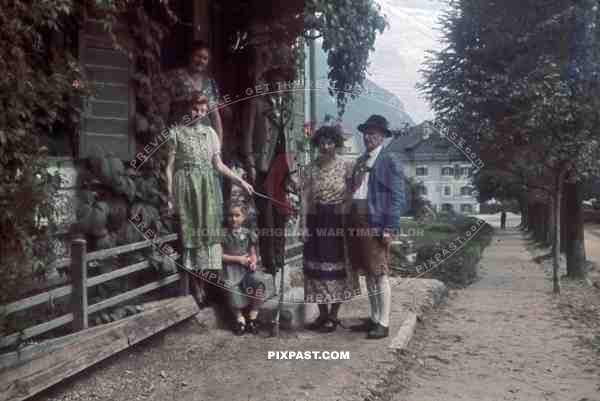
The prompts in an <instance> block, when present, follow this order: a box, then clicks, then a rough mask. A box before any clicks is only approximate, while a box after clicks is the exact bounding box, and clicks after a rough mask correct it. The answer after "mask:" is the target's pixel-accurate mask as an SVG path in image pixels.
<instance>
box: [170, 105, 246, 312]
mask: <svg viewBox="0 0 600 401" xmlns="http://www.w3.org/2000/svg"><path fill="white" fill-rule="evenodd" d="M204 107H206V99H203V98H202V97H196V98H195V101H194V102H193V103H192V105H191V107H190V110H191V111H192V112H198V110H201V109H202V108H204ZM186 123H187V122H186ZM169 142H170V144H171V146H170V151H169V156H168V160H167V167H166V178H167V188H168V191H169V209H170V210H171V211H174V212H175V213H176V214H177V215H178V217H179V221H180V227H181V241H182V245H183V265H184V267H185V268H186V269H188V270H192V271H199V270H221V266H222V257H223V252H222V249H221V243H222V235H221V231H222V193H221V189H220V186H219V184H218V181H217V177H216V175H215V172H217V173H219V174H221V175H223V176H225V177H227V178H229V179H230V180H232V181H233V184H236V185H239V186H240V187H242V188H243V189H244V190H245V191H247V192H248V193H249V194H252V193H253V192H254V190H253V188H252V186H251V185H250V184H248V183H247V182H246V181H244V180H243V179H242V178H241V177H239V176H237V175H235V174H234V173H233V172H232V171H231V170H230V169H229V167H227V166H226V165H225V164H224V163H223V161H222V160H221V143H220V141H219V137H218V136H217V133H216V132H215V130H214V129H212V128H211V127H210V126H207V125H204V124H203V123H202V121H201V120H200V119H196V120H194V121H190V122H189V125H187V126H185V127H184V128H179V129H172V130H171V131H170V137H169ZM195 281H196V282H195V283H194V281H193V282H192V283H193V284H196V285H197V288H196V289H195V295H196V297H197V298H198V302H200V303H201V304H202V303H204V302H205V297H206V292H205V290H204V288H205V282H204V280H202V279H200V280H195Z"/></svg>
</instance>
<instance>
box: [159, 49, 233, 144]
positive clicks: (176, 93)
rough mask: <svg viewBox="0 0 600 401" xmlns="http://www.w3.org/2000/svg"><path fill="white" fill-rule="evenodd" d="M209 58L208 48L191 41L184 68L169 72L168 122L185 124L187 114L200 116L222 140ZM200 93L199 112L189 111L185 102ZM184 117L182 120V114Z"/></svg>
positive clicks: (217, 96) (219, 116) (194, 116)
mask: <svg viewBox="0 0 600 401" xmlns="http://www.w3.org/2000/svg"><path fill="white" fill-rule="evenodd" d="M209 62H210V49H209V47H208V45H207V44H206V43H204V42H202V41H196V42H194V43H193V44H192V50H191V54H190V59H189V63H188V66H187V68H178V69H176V70H175V71H173V72H172V75H171V77H170V85H171V88H170V89H171V112H170V116H169V125H170V126H171V125H173V124H177V125H179V126H183V125H186V124H187V123H188V121H189V120H190V118H194V119H195V118H196V117H199V118H200V122H201V123H202V124H204V125H207V126H209V127H212V128H213V129H214V130H215V131H216V132H217V135H218V136H219V141H220V142H221V143H222V142H223V123H222V121H221V115H220V114H219V111H218V110H217V109H216V107H217V102H218V99H219V90H218V88H217V84H216V82H215V80H214V79H212V78H210V77H209V76H208V64H209ZM197 97H200V98H201V100H203V101H205V102H206V105H205V106H204V107H203V108H202V110H200V113H196V114H195V115H192V114H191V110H190V109H189V107H188V106H189V104H190V102H191V101H192V100H193V98H197ZM186 116H187V117H188V118H187V119H186V120H187V121H184V118H185V117H186Z"/></svg>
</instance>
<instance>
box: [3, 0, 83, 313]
mask: <svg viewBox="0 0 600 401" xmlns="http://www.w3.org/2000/svg"><path fill="white" fill-rule="evenodd" d="M9 3H10V4H4V5H3V6H2V7H0V27H1V28H0V226H2V232H1V234H0V235H1V237H0V260H1V262H0V304H2V303H4V302H6V301H8V300H9V299H12V298H13V297H14V296H15V295H16V294H17V291H18V290H19V289H21V288H23V285H22V284H23V283H27V282H30V281H31V279H32V277H34V276H36V277H43V276H44V274H45V269H46V267H47V266H48V265H49V263H50V262H51V261H52V250H51V249H49V245H48V243H49V242H48V234H49V232H50V231H52V229H53V226H54V223H55V220H56V213H55V212H56V211H55V207H54V205H55V202H54V197H55V195H56V191H57V188H58V185H59V180H58V177H54V176H51V175H49V174H48V172H47V156H48V147H47V146H46V139H47V138H48V135H50V134H52V133H53V132H54V131H57V130H65V131H69V130H71V129H72V128H73V127H74V126H76V124H77V122H78V120H79V113H80V111H81V110H80V107H79V98H80V95H83V94H84V92H83V91H82V90H79V89H77V88H74V87H73V82H74V81H75V80H77V79H79V78H80V68H79V65H78V64H77V62H76V61H75V59H74V57H73V55H72V54H71V53H70V52H69V49H68V46H67V47H65V48H61V47H60V46H58V45H57V43H55V41H54V40H53V38H56V37H57V36H61V35H62V34H64V33H65V32H67V31H68V30H69V26H71V24H72V23H73V18H76V16H77V15H78V12H79V11H78V9H77V7H76V2H74V1H72V0H56V1H52V2H48V1H35V2H31V1H21V0H14V1H11V2H9ZM19 284H20V285H19Z"/></svg>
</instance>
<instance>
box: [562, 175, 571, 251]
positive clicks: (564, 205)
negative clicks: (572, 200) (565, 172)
mask: <svg viewBox="0 0 600 401" xmlns="http://www.w3.org/2000/svg"><path fill="white" fill-rule="evenodd" d="M563 185H564V187H563V199H562V204H561V207H560V253H565V252H567V241H568V238H567V220H568V219H569V218H568V195H567V192H568V191H569V190H568V186H567V183H564V184H563Z"/></svg>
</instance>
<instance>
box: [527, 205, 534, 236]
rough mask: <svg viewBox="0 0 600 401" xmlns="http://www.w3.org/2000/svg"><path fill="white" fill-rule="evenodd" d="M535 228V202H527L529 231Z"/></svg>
mask: <svg viewBox="0 0 600 401" xmlns="http://www.w3.org/2000/svg"><path fill="white" fill-rule="evenodd" d="M534 229H535V203H533V202H529V203H527V231H529V232H530V233H531V232H533V231H534Z"/></svg>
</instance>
